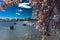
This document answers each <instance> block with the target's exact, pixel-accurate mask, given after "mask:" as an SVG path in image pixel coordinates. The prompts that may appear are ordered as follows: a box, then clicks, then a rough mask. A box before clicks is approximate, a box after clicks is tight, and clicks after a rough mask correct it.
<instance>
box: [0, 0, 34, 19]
mask: <svg viewBox="0 0 60 40" xmlns="http://www.w3.org/2000/svg"><path fill="white" fill-rule="evenodd" d="M0 5H2V0H0ZM32 9H33V8H32V7H31V6H30V4H29V3H28V2H27V0H22V2H21V3H19V4H18V5H15V4H14V5H13V6H8V7H7V8H5V9H3V10H0V18H27V17H30V18H32Z"/></svg>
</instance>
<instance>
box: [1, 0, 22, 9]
mask: <svg viewBox="0 0 60 40" xmlns="http://www.w3.org/2000/svg"><path fill="white" fill-rule="evenodd" d="M21 1H22V0H2V2H3V3H2V5H0V9H4V8H6V7H7V6H11V5H13V4H18V3H19V2H21Z"/></svg>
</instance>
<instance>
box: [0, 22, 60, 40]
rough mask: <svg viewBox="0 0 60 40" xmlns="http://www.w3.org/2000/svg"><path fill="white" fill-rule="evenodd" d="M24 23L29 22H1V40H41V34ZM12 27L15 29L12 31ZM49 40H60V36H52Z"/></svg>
mask: <svg viewBox="0 0 60 40" xmlns="http://www.w3.org/2000/svg"><path fill="white" fill-rule="evenodd" d="M14 23H16V24H14ZM24 23H27V21H26V22H25V21H18V22H0V40H41V33H40V32H39V31H38V30H36V29H35V28H34V27H30V26H28V25H26V26H24V25H23V24H24ZM12 25H13V26H14V29H13V30H10V28H9V27H10V26H12ZM47 40H60V36H58V35H57V36H51V37H48V39H47Z"/></svg>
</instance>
